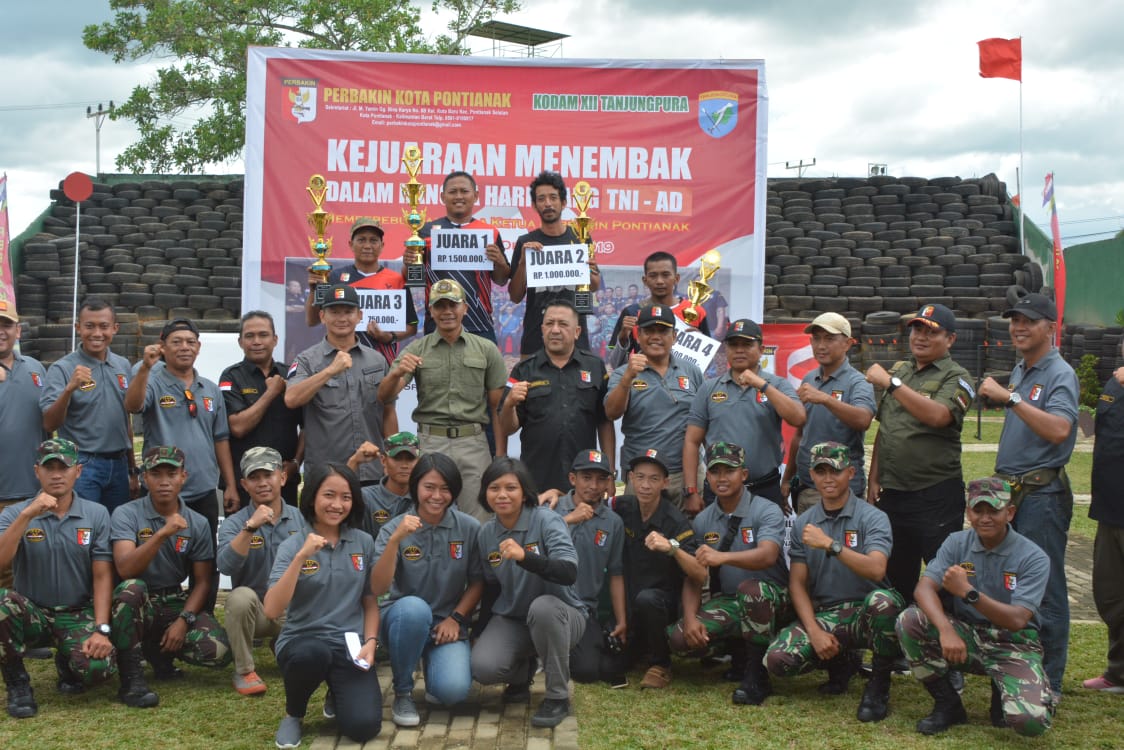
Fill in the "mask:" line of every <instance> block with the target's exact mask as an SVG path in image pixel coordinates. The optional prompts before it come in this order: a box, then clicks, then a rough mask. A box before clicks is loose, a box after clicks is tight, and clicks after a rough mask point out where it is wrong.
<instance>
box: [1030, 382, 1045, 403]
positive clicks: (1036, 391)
mask: <svg viewBox="0 0 1124 750" xmlns="http://www.w3.org/2000/svg"><path fill="white" fill-rule="evenodd" d="M1027 398H1028V399H1030V400H1031V401H1037V400H1038V399H1040V398H1042V384H1041V383H1035V384H1034V387H1033V388H1031V389H1030V394H1029V395H1028V396H1027Z"/></svg>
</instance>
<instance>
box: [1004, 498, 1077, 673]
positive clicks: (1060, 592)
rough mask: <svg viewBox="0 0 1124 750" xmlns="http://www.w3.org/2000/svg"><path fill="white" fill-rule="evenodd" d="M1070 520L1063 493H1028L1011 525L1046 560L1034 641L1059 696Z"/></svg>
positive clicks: (1065, 648)
mask: <svg viewBox="0 0 1124 750" xmlns="http://www.w3.org/2000/svg"><path fill="white" fill-rule="evenodd" d="M1072 517H1073V495H1071V494H1070V493H1069V492H1068V491H1065V490H1036V491H1034V492H1031V493H1030V494H1029V495H1027V496H1026V497H1025V498H1023V501H1022V503H1020V504H1019V511H1018V513H1016V514H1015V520H1014V522H1013V523H1012V524H1011V525H1012V526H1014V527H1015V531H1017V532H1019V533H1020V534H1022V535H1023V536H1025V537H1026V538H1028V539H1030V540H1031V541H1032V542H1034V543H1035V544H1037V545H1038V546H1039V547H1041V548H1042V551H1043V552H1045V553H1046V556H1047V557H1049V558H1050V578H1049V579H1048V580H1047V581H1046V593H1045V595H1044V596H1043V597H1042V604H1041V605H1040V606H1039V608H1038V625H1039V627H1038V637H1039V639H1040V640H1041V641H1042V651H1043V658H1042V666H1043V667H1044V668H1045V670H1046V677H1047V678H1049V680H1050V687H1051V688H1052V689H1053V690H1054V692H1055V693H1057V694H1059V695H1060V694H1061V690H1062V674H1064V673H1065V663H1066V658H1067V656H1068V654H1069V594H1068V591H1067V587H1066V580H1065V544H1066V538H1067V536H1068V534H1069V521H1070V519H1071V518H1072Z"/></svg>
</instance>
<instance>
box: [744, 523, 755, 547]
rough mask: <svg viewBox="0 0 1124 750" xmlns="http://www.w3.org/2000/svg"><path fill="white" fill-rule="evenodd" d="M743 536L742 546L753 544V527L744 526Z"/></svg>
mask: <svg viewBox="0 0 1124 750" xmlns="http://www.w3.org/2000/svg"><path fill="white" fill-rule="evenodd" d="M741 534H742V544H753V527H752V526H742V527H741Z"/></svg>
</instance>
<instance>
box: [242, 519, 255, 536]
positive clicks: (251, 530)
mask: <svg viewBox="0 0 1124 750" xmlns="http://www.w3.org/2000/svg"><path fill="white" fill-rule="evenodd" d="M257 530H258V529H257V527H256V526H251V525H250V522H249V521H246V523H244V524H242V531H245V532H246V533H247V534H253V533H254V532H255V531H257Z"/></svg>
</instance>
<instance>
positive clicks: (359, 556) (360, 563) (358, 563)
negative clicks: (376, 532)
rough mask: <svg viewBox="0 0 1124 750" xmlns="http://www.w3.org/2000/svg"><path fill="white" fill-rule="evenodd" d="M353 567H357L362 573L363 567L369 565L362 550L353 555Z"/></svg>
mask: <svg viewBox="0 0 1124 750" xmlns="http://www.w3.org/2000/svg"><path fill="white" fill-rule="evenodd" d="M351 567H353V568H355V569H356V570H358V571H359V572H360V573H362V572H363V569H364V568H366V567H367V563H366V562H364V557H363V553H362V552H355V553H353V554H352V555H351Z"/></svg>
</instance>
